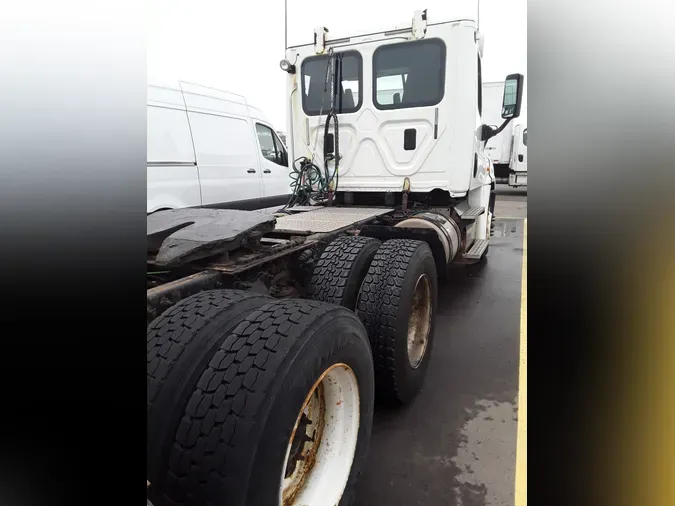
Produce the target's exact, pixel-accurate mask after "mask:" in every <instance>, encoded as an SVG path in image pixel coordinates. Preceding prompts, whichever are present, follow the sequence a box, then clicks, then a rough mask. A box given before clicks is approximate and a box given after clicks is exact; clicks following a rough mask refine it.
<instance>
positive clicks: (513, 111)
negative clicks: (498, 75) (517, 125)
mask: <svg viewBox="0 0 675 506" xmlns="http://www.w3.org/2000/svg"><path fill="white" fill-rule="evenodd" d="M524 81H525V76H523V74H511V75H509V76H507V77H506V82H505V83H504V98H503V99H502V119H513V118H517V117H518V116H520V106H521V105H522V101H523V82H524Z"/></svg>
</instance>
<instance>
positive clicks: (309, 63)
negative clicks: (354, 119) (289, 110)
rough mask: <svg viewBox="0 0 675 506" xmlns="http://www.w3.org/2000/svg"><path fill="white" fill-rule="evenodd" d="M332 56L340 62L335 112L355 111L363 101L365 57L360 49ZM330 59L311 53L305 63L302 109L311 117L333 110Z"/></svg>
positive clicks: (303, 66)
mask: <svg viewBox="0 0 675 506" xmlns="http://www.w3.org/2000/svg"><path fill="white" fill-rule="evenodd" d="M333 57H334V58H336V60H337V62H338V74H339V75H340V76H341V79H340V83H339V85H340V93H338V94H337V97H336V103H335V112H336V113H337V114H348V113H353V112H356V111H358V110H359V109H360V108H361V104H362V102H363V58H362V57H361V54H360V53H359V52H358V51H344V52H340V53H335V54H334V55H333ZM329 58H330V57H329V56H328V55H321V56H312V57H309V58H306V59H305V61H303V62H302V70H301V73H302V75H301V78H302V79H301V84H302V109H303V111H304V112H305V114H307V115H308V116H319V115H325V114H327V113H328V111H330V102H331V93H330V90H331V83H330V80H331V79H332V69H329V66H328V64H329ZM331 67H332V65H331ZM327 72H328V83H326V74H327ZM324 89H325V91H324Z"/></svg>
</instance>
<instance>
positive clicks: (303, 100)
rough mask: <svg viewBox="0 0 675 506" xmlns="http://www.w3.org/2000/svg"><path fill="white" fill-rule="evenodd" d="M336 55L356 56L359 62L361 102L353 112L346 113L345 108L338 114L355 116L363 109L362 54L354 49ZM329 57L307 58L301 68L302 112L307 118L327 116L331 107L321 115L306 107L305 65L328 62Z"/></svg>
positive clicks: (324, 55) (323, 55) (325, 55)
mask: <svg viewBox="0 0 675 506" xmlns="http://www.w3.org/2000/svg"><path fill="white" fill-rule="evenodd" d="M335 54H342V55H346V56H356V58H357V61H358V67H359V102H358V103H357V104H356V105H355V107H354V109H353V110H351V109H350V110H347V111H345V110H344V108H343V110H342V111H341V112H339V113H338V114H354V113H355V112H359V110H360V109H361V106H362V105H363V56H361V53H360V52H359V51H356V50H354V49H350V50H348V51H339V52H336V53H335ZM328 58H329V56H328V55H327V54H322V55H317V56H310V57H308V58H305V59H304V60H303V61H302V65H301V66H300V86H301V92H302V97H301V100H302V111H303V112H304V113H305V114H306V115H307V116H325V115H326V114H328V110H329V107H327V108H326V110H325V111H324V112H323V113H321V114H319V112H316V113H314V112H309V111H308V110H307V107H306V103H305V63H307V62H308V61H314V60H327V59H328Z"/></svg>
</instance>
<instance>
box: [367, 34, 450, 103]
mask: <svg viewBox="0 0 675 506" xmlns="http://www.w3.org/2000/svg"><path fill="white" fill-rule="evenodd" d="M373 76H374V78H375V86H374V88H373V102H374V103H375V107H377V108H378V109H405V108H409V107H424V106H431V105H436V104H438V103H439V102H440V101H441V100H442V99H443V94H444V91H445V44H444V43H443V41H441V40H440V39H427V40H419V41H413V42H402V43H397V44H389V45H386V46H380V47H379V48H377V49H376V50H375V53H374V54H373Z"/></svg>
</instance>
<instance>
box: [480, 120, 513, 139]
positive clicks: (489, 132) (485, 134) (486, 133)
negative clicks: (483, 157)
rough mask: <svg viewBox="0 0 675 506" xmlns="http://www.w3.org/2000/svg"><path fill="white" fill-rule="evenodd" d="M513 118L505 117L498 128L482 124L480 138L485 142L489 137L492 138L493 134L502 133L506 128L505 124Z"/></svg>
mask: <svg viewBox="0 0 675 506" xmlns="http://www.w3.org/2000/svg"><path fill="white" fill-rule="evenodd" d="M512 119H513V118H507V119H506V120H505V121H504V123H502V124H501V125H500V126H499V128H496V129H495V128H492V127H491V126H489V125H483V128H482V131H481V137H482V140H483V141H485V142H487V141H489V140H490V139H492V138H493V137H494V136H496V135H499V134H500V133H502V131H503V130H504V129H505V128H506V125H508V124H509V123H510V122H511V120H512Z"/></svg>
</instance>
